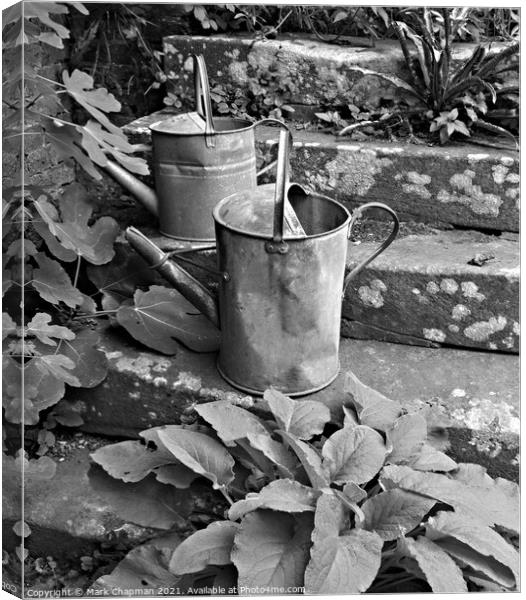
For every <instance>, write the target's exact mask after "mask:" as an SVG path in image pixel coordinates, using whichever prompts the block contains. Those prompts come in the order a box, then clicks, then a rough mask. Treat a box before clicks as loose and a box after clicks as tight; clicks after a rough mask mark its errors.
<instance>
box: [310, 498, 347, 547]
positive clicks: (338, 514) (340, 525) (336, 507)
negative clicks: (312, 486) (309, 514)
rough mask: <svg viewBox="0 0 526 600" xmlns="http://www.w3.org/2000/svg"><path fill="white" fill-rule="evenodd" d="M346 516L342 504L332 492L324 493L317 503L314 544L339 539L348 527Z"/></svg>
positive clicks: (313, 534) (312, 537)
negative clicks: (329, 539)
mask: <svg viewBox="0 0 526 600" xmlns="http://www.w3.org/2000/svg"><path fill="white" fill-rule="evenodd" d="M346 515H347V511H346V509H345V507H344V505H343V504H342V502H341V501H340V500H339V499H338V498H337V497H336V496H335V495H334V494H333V493H332V492H330V493H327V492H323V493H322V494H321V495H320V497H319V498H318V500H317V502H316V510H315V512H314V529H313V530H312V535H311V539H312V543H313V544H314V545H317V544H319V543H321V542H323V540H325V539H327V538H331V537H338V536H339V535H340V534H341V533H342V531H343V530H344V528H345V526H346V525H348V519H346Z"/></svg>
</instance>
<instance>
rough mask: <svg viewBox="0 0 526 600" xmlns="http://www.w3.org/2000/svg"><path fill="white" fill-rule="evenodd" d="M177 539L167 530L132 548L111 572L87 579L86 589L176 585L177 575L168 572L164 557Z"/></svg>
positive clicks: (146, 587)
mask: <svg viewBox="0 0 526 600" xmlns="http://www.w3.org/2000/svg"><path fill="white" fill-rule="evenodd" d="M180 541H181V539H180V537H179V535H178V534H176V533H170V534H167V535H165V536H163V537H157V538H155V539H154V540H152V541H149V542H147V543H146V544H143V545H142V546H138V547H136V548H134V549H133V550H131V551H130V552H128V554H127V555H126V556H125V557H124V558H123V560H121V562H120V563H119V564H118V565H117V566H116V567H115V569H113V571H112V572H111V573H108V574H106V575H103V576H102V577H99V578H98V579H96V580H95V581H94V582H93V583H91V584H90V589H92V590H107V591H108V595H111V594H112V593H114V590H116V589H119V590H137V591H138V590H152V589H154V590H158V589H160V588H161V589H162V588H170V587H179V585H180V578H179V577H176V576H175V575H173V573H170V571H169V570H168V560H169V557H170V555H171V554H172V552H173V550H174V549H175V548H176V547H177V545H178V544H179V543H180ZM102 595H103V594H101V596H102ZM145 595H146V594H145Z"/></svg>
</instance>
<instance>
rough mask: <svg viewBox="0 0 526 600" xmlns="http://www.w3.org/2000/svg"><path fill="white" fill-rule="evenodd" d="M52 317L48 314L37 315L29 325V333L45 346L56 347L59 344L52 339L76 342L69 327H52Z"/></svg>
mask: <svg viewBox="0 0 526 600" xmlns="http://www.w3.org/2000/svg"><path fill="white" fill-rule="evenodd" d="M50 322H51V315H48V314H47V313H37V314H36V315H35V316H34V317H33V318H32V319H31V321H30V322H29V323H28V324H27V333H28V334H29V335H34V336H35V337H37V338H38V339H39V340H40V341H41V342H42V343H43V344H48V345H49V346H56V345H57V342H55V341H54V340H52V339H51V338H52V337H53V338H55V339H59V340H74V339H75V334H74V333H73V332H72V331H71V330H70V329H68V328H67V327H62V326H61V325H50Z"/></svg>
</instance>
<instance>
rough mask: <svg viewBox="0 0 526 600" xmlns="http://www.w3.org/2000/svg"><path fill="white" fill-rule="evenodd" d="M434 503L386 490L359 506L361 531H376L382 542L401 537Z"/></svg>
mask: <svg viewBox="0 0 526 600" xmlns="http://www.w3.org/2000/svg"><path fill="white" fill-rule="evenodd" d="M435 504H436V500H432V499H430V498H424V497H423V496H419V495H418V494H414V493H412V492H406V491H404V490H397V489H394V490H388V491H386V492H381V493H380V494H377V495H376V496H373V497H372V498H369V499H368V500H366V501H365V502H364V503H363V504H362V507H361V508H362V511H363V514H364V516H365V520H364V522H363V523H362V525H361V526H362V527H363V528H364V529H367V530H368V531H375V532H376V533H377V534H378V535H379V536H380V537H381V538H382V539H383V540H386V541H387V540H395V539H396V538H400V537H404V536H405V535H406V533H409V532H410V531H411V530H412V529H414V528H415V527H416V526H417V525H418V524H419V523H420V522H421V521H422V519H423V518H424V516H425V515H426V514H427V513H428V512H429V511H430V510H431V509H432V508H433V506H434V505H435Z"/></svg>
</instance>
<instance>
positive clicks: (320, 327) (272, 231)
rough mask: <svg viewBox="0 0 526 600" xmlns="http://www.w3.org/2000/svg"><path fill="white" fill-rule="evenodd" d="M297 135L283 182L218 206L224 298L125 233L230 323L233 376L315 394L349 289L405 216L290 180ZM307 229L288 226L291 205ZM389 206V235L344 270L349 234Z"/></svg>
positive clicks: (329, 361)
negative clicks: (354, 205) (352, 206)
mask: <svg viewBox="0 0 526 600" xmlns="http://www.w3.org/2000/svg"><path fill="white" fill-rule="evenodd" d="M289 135H290V134H289V133H288V132H286V131H282V132H281V134H280V145H279V151H278V171H277V181H276V185H275V188H274V189H273V185H272V184H268V185H263V186H259V187H258V188H255V189H252V190H243V191H240V192H237V193H235V194H233V195H231V196H229V197H227V198H225V199H223V200H222V201H221V202H220V203H219V204H218V205H217V206H216V207H215V209H214V213H213V215H214V221H215V228H216V239H217V256H218V267H219V271H220V274H221V280H220V286H219V298H218V304H216V301H215V299H214V297H213V296H211V295H210V293H209V292H208V291H207V290H206V289H205V288H204V287H203V286H202V285H201V284H200V283H199V282H198V281H197V280H195V279H194V278H193V277H191V276H190V275H189V274H188V273H186V272H185V271H184V270H183V269H182V268H181V267H180V266H179V265H176V264H175V263H173V262H172V261H170V260H168V258H169V255H168V254H165V253H164V252H163V251H162V250H160V249H159V248H158V247H157V246H156V245H155V244H153V243H152V242H151V241H150V240H149V239H148V238H146V237H145V236H144V235H143V234H141V233H140V232H139V231H138V230H136V229H134V228H129V229H128V230H127V231H126V237H127V239H128V240H129V242H130V244H131V245H132V247H133V248H135V250H137V252H139V254H141V255H142V256H143V258H145V259H146V260H147V261H148V262H149V263H150V264H152V265H155V267H156V268H157V269H158V271H159V272H160V273H161V274H162V275H163V276H164V277H165V278H166V279H167V280H168V281H169V282H170V283H172V285H173V286H174V287H175V288H177V289H178V290H179V291H180V292H181V293H182V294H183V295H184V296H185V297H186V298H187V299H188V300H189V301H190V302H192V303H193V304H194V305H195V306H196V308H198V309H199V310H200V311H201V312H203V313H204V314H205V315H206V316H207V317H208V318H209V319H210V321H212V322H213V323H214V324H216V325H217V326H220V327H221V342H220V349H219V356H218V362H217V367H218V370H219V372H220V373H221V375H222V376H223V378H224V379H226V380H227V381H228V382H229V383H230V384H232V385H233V386H234V387H236V388H239V389H241V390H243V391H245V392H248V393H250V394H256V395H257V394H262V393H263V392H264V391H265V389H267V388H268V387H269V386H273V387H275V388H276V389H278V390H280V391H281V392H283V393H285V394H288V395H289V396H299V395H302V394H308V393H311V392H315V391H317V390H320V389H322V388H324V387H325V386H327V385H329V384H330V383H331V382H332V381H333V380H334V379H335V378H336V376H337V375H338V370H339V360H338V349H339V341H340V317H341V305H342V293H345V289H346V287H347V286H348V284H349V282H350V281H351V280H352V279H353V278H354V277H356V275H357V274H358V273H359V272H360V271H361V270H362V269H363V268H364V267H365V266H366V265H367V264H368V263H370V262H371V261H372V260H373V259H374V258H375V257H376V256H378V255H379V254H380V253H381V252H383V251H384V250H385V249H386V248H387V247H388V246H389V245H390V244H391V243H392V241H393V240H394V238H395V237H396V235H397V233H398V228H399V223H398V218H397V216H396V214H395V213H394V212H393V211H392V210H391V209H390V208H389V207H388V206H386V205H384V204H380V203H376V202H372V203H369V204H365V205H363V206H361V207H359V208H358V209H357V210H355V211H354V213H353V215H352V217H351V215H350V214H349V212H348V211H347V209H346V208H345V207H344V206H343V205H342V204H340V203H339V202H336V201H335V200H332V199H330V198H328V197H326V196H322V195H319V194H315V193H309V192H307V191H305V190H304V189H303V188H302V187H301V186H300V185H298V184H295V183H292V184H291V183H290V182H289V178H288V168H289V165H288V152H289V144H288V139H287V138H288V137H289ZM287 202H290V205H291V207H292V209H293V210H294V212H295V213H296V215H297V217H298V219H299V221H300V223H301V225H302V227H303V230H304V234H301V235H298V234H291V233H287V231H286V229H285V224H284V222H285V219H284V213H285V206H286V203H287ZM373 208H374V209H381V210H384V211H386V212H387V213H388V214H389V216H390V217H391V219H392V221H393V228H392V231H391V233H390V235H389V236H388V238H387V239H386V240H385V241H384V242H383V243H382V244H381V245H380V246H379V247H378V248H377V249H376V250H375V251H374V252H373V253H372V254H371V255H370V256H368V257H367V258H366V259H364V260H363V261H362V262H361V263H360V264H358V265H357V266H356V267H355V268H354V269H353V270H352V271H351V272H350V273H349V274H348V275H347V276H346V277H345V278H344V275H345V264H346V255H347V248H348V238H349V236H350V233H351V228H352V227H353V225H354V223H355V222H356V221H357V219H358V218H359V217H360V216H361V214H362V213H363V212H364V211H366V210H369V209H373Z"/></svg>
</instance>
